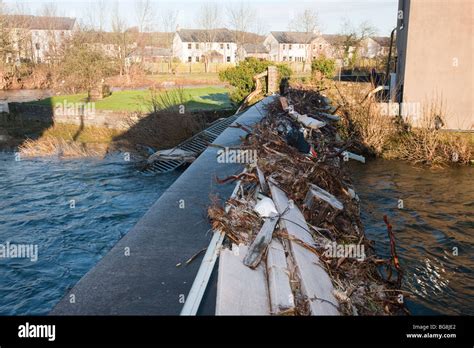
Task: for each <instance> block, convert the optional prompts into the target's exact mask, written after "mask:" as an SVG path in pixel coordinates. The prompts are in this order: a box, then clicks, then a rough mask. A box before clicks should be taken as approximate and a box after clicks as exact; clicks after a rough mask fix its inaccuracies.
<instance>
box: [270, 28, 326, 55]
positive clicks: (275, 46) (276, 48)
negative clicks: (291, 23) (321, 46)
mask: <svg viewBox="0 0 474 348" xmlns="http://www.w3.org/2000/svg"><path fill="white" fill-rule="evenodd" d="M317 38H318V35H317V34H316V33H304V32H296V31H272V32H270V34H269V35H268V36H267V37H266V38H265V40H264V42H263V44H264V45H265V47H267V49H268V51H269V55H270V60H272V61H275V62H305V61H310V60H311V59H312V57H313V55H314V54H313V41H315V40H316V39H317Z"/></svg>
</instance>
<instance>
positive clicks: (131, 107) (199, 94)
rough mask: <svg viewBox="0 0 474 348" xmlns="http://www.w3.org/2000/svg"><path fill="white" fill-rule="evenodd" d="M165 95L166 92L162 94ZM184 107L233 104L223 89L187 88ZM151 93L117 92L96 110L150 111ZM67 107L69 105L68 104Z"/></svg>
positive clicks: (59, 99) (74, 98)
mask: <svg viewBox="0 0 474 348" xmlns="http://www.w3.org/2000/svg"><path fill="white" fill-rule="evenodd" d="M160 93H165V92H160ZM167 93H168V94H170V95H172V96H173V95H175V94H177V93H176V92H174V91H173V90H168V91H167ZM183 94H184V105H185V107H186V109H187V110H191V111H195V110H211V109H230V108H232V104H231V102H230V100H229V96H228V89H226V88H223V87H202V88H185V89H184V90H183ZM86 96H87V95H86V94H85V93H84V94H74V95H60V96H54V97H51V98H46V99H42V100H38V101H34V102H29V104H33V105H46V106H52V107H53V108H54V107H55V106H56V105H58V104H62V105H64V103H81V102H82V103H83V102H84V101H85V99H86ZM150 100H151V93H150V91H149V90H148V89H144V90H128V91H116V92H113V93H112V95H111V96H109V97H107V98H104V99H102V100H98V101H95V102H94V103H95V109H96V110H115V111H142V112H147V111H149V110H150V107H151V106H150ZM66 106H67V104H66Z"/></svg>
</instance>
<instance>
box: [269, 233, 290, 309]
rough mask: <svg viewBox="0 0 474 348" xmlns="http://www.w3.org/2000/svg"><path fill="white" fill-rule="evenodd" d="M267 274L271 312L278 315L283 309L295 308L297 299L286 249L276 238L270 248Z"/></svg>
mask: <svg viewBox="0 0 474 348" xmlns="http://www.w3.org/2000/svg"><path fill="white" fill-rule="evenodd" d="M267 274H268V290H269V293H270V309H271V313H272V314H274V315H275V314H276V315H278V314H279V313H281V312H283V311H288V310H294V309H295V300H294V296H293V292H292V291H291V286H290V275H289V270H288V265H287V263H286V255H285V250H284V248H283V245H282V244H281V242H280V241H279V240H278V239H276V238H274V239H273V240H272V242H271V243H270V246H269V248H268V254H267Z"/></svg>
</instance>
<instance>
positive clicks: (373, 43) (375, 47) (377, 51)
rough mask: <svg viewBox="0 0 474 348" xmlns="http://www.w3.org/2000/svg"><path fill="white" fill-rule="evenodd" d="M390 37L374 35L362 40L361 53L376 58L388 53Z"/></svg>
mask: <svg viewBox="0 0 474 348" xmlns="http://www.w3.org/2000/svg"><path fill="white" fill-rule="evenodd" d="M389 49H390V37H386V36H372V37H368V38H365V39H364V40H363V41H362V45H361V49H360V54H361V56H362V57H364V58H375V57H378V56H383V55H386V54H388V51H389Z"/></svg>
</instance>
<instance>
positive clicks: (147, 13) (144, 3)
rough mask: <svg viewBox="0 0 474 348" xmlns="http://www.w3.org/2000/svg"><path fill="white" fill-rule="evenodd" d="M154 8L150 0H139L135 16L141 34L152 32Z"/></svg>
mask: <svg viewBox="0 0 474 348" xmlns="http://www.w3.org/2000/svg"><path fill="white" fill-rule="evenodd" d="M154 12H155V9H154V6H153V4H152V3H151V1H150V0H138V1H136V2H135V14H136V19H137V24H138V31H139V32H140V33H143V32H146V31H150V30H151V29H152V26H153V13H154Z"/></svg>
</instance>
